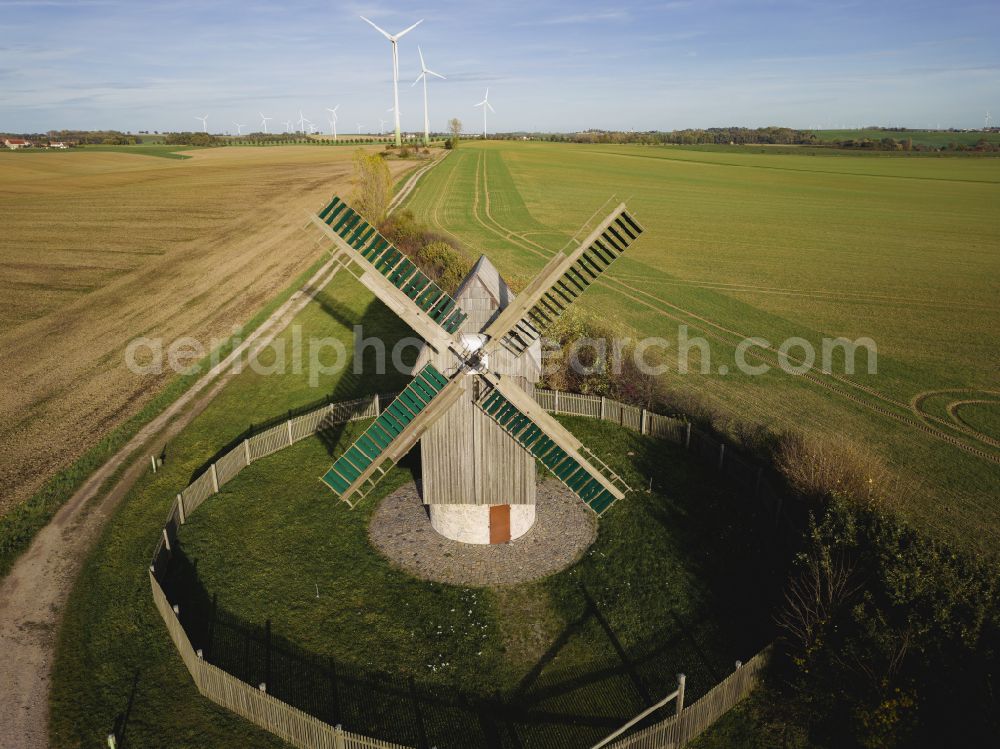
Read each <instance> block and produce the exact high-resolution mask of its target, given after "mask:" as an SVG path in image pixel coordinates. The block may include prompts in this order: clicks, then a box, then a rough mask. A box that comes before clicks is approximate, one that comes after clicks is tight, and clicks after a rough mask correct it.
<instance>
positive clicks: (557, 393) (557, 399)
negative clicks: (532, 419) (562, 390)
mask: <svg viewBox="0 0 1000 749" xmlns="http://www.w3.org/2000/svg"><path fill="white" fill-rule="evenodd" d="M555 393H556V404H555V409H553V410H554V411H555V413H556V415H557V416H558V415H559V391H558V390H556V391H555Z"/></svg>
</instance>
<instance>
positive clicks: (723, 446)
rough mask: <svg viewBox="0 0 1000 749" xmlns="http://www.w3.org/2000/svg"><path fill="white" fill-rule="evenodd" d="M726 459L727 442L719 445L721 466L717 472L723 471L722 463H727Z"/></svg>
mask: <svg viewBox="0 0 1000 749" xmlns="http://www.w3.org/2000/svg"><path fill="white" fill-rule="evenodd" d="M725 459H726V443H725V442H720V443H719V465H718V467H717V468H716V470H718V471H721V470H722V463H723V461H725Z"/></svg>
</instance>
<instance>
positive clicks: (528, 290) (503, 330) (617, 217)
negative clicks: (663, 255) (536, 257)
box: [483, 203, 643, 356]
mask: <svg viewBox="0 0 1000 749" xmlns="http://www.w3.org/2000/svg"><path fill="white" fill-rule="evenodd" d="M642 232H643V228H642V226H641V224H639V222H638V221H637V220H636V219H635V218H634V217H633V216H632V215H631V214H630V213H629V212H628V209H627V207H626V205H625V204H624V203H619V204H618V206H617V207H616V208H615V209H614V210H613V211H612V212H611V213H610V214H609V215H608V217H607V218H605V219H604V220H603V221H602V222H601V223H600V224H598V225H597V227H596V228H595V229H594V230H593V231H592V232H591V233H590V234H589V235H588V236H587V237H586V238H585V239H584V240H583V241H582V242H580V244H579V245H578V246H577V248H576V249H575V250H573V252H571V253H570V254H569V255H567V254H566V253H564V252H558V253H556V254H555V255H553V256H552V258H551V259H550V260H549V262H548V263H546V265H545V267H544V268H543V269H542V270H541V272H540V273H539V274H538V275H537V276H535V278H534V280H533V281H532V282H531V283H529V284H528V286H527V287H525V288H524V289H523V290H522V291H521V293H520V294H519V295H518V296H517V298H516V299H515V300H514V302H513V303H512V304H511V305H510V306H508V307H507V308H506V309H504V310H503V311H502V312H501V313H500V314H499V315H498V316H497V318H496V319H495V320H494V321H493V322H492V323H490V325H489V326H488V327H487V328H486V330H485V331H483V332H484V333H485V334H486V335H487V336H488V337H489V343H488V344H487V346H488V347H489V348H490V350H495V348H496V347H497V346H501V345H502V346H503V347H504V348H506V349H507V350H508V351H510V352H511V353H514V354H515V355H518V356H519V355H520V354H522V353H523V352H524V350H525V349H526V348H527V347H528V346H529V345H531V343H532V342H533V341H536V340H538V339H540V338H541V332H540V328H544V327H545V326H547V325H548V324H549V323H551V322H552V321H553V320H555V319H557V318H558V317H560V316H561V315H562V313H563V312H564V311H565V310H566V308H567V307H569V305H570V304H572V303H573V301H575V300H576V297H578V296H579V295H580V294H582V293H583V292H584V291H586V289H587V288H588V287H589V286H590V285H591V284H593V283H594V282H595V281H596V280H597V279H598V278H600V276H601V274H602V273H604V271H605V270H607V269H608V267H610V265H611V264H612V263H613V262H614V261H615V260H617V259H618V258H619V257H620V256H621V255H622V253H624V252H625V251H626V250H627V249H628V248H629V247H630V246H631V245H632V243H633V242H635V240H636V239H638V238H639V236H640V235H641V234H642Z"/></svg>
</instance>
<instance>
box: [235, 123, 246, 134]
mask: <svg viewBox="0 0 1000 749" xmlns="http://www.w3.org/2000/svg"><path fill="white" fill-rule="evenodd" d="M233 127H235V128H236V135H237V136H240V135H243V128H245V127H246V125H240V124H239V123H237V122H234V123H233Z"/></svg>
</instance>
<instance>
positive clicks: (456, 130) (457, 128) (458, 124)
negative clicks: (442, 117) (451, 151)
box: [448, 117, 462, 148]
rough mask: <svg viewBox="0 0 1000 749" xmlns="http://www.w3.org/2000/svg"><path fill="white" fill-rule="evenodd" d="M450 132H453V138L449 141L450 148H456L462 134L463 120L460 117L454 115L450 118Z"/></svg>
mask: <svg viewBox="0 0 1000 749" xmlns="http://www.w3.org/2000/svg"><path fill="white" fill-rule="evenodd" d="M448 132H450V133H451V138H450V139H449V142H450V143H451V146H449V147H450V148H454V147H455V146H457V145H458V138H459V136H460V135H461V134H462V121H461V120H460V119H458V117H452V118H451V119H450V120H448Z"/></svg>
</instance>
